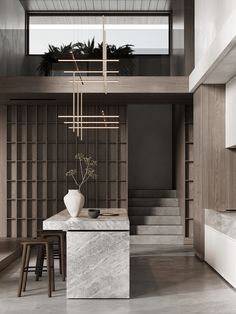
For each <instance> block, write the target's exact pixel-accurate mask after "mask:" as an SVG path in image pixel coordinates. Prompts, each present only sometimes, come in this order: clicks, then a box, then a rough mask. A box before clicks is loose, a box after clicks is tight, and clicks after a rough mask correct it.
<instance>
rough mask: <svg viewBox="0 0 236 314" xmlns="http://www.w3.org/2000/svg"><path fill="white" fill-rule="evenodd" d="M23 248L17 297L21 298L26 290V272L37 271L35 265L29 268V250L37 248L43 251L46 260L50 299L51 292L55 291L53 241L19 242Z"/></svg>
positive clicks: (34, 240) (33, 240)
mask: <svg viewBox="0 0 236 314" xmlns="http://www.w3.org/2000/svg"><path fill="white" fill-rule="evenodd" d="M21 244H22V246H23V253H22V264H21V272H20V282H19V289H18V297H20V296H21V293H22V291H25V289H26V282H27V276H28V272H32V271H36V272H37V271H38V269H37V265H36V267H35V266H29V261H30V253H31V248H32V247H35V246H37V247H38V249H42V248H44V249H45V252H46V259H47V277H48V296H49V297H51V295H52V290H53V291H55V280H54V261H53V240H52V239H49V238H48V239H32V240H28V241H23V242H21Z"/></svg>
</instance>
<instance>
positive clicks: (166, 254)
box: [0, 245, 236, 314]
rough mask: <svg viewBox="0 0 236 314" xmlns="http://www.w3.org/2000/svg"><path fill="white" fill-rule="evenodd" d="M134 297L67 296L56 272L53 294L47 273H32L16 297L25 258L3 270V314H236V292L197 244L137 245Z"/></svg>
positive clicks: (0, 286) (0, 283) (0, 285)
mask: <svg viewBox="0 0 236 314" xmlns="http://www.w3.org/2000/svg"><path fill="white" fill-rule="evenodd" d="M131 250H132V254H131V299H129V300H67V299H66V291H65V283H63V282H62V281H61V277H60V276H59V275H57V276H56V290H57V291H56V292H55V293H54V294H53V297H52V298H48V297H47V288H46V277H45V276H44V277H43V279H42V281H40V282H35V280H34V276H33V274H31V275H30V276H29V279H28V285H27V291H26V292H25V293H24V294H23V296H22V297H21V298H17V297H16V293H17V286H18V277H19V267H20V260H19V259H18V260H17V261H16V262H14V263H13V264H12V265H11V266H9V267H8V268H6V269H5V270H4V271H3V272H1V273H0V313H1V314H13V313H14V314H25V313H29V314H31V313H34V314H48V313H56V314H74V313H76V314H113V313H114V314H126V313H130V314H158V313H160V314H167V313H168V314H185V313H187V314H192V313H194V314H196V313H204V314H211V313H214V314H218V313H219V314H236V291H235V290H234V289H233V288H232V287H231V286H229V285H228V284H227V283H226V282H225V281H224V280H223V279H222V278H221V277H220V276H219V275H218V274H217V273H215V272H214V271H213V270H212V269H211V268H210V267H209V266H208V265H207V264H205V263H202V262H200V261H199V260H198V259H196V258H195V257H194V255H193V252H192V250H191V247H166V246H165V247H163V246H154V245H151V246H148V245H145V246H139V245H136V246H132V248H131Z"/></svg>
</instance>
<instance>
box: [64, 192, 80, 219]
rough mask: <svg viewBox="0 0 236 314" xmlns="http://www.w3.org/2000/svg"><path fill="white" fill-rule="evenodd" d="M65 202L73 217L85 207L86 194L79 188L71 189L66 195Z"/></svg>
mask: <svg viewBox="0 0 236 314" xmlns="http://www.w3.org/2000/svg"><path fill="white" fill-rule="evenodd" d="M64 203H65V205H66V208H67V210H68V212H69V214H70V215H71V217H78V216H79V213H80V211H81V209H82V208H83V207H84V196H83V194H82V193H81V192H79V190H69V191H68V193H67V194H66V195H65V196H64Z"/></svg>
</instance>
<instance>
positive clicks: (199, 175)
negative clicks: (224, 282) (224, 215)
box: [194, 85, 236, 258]
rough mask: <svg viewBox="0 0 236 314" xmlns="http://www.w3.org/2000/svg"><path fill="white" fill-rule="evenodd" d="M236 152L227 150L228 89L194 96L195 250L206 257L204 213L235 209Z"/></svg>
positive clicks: (207, 88)
mask: <svg viewBox="0 0 236 314" xmlns="http://www.w3.org/2000/svg"><path fill="white" fill-rule="evenodd" d="M235 172H236V152H235V150H229V149H226V148H225V86H224V85H202V86H200V87H199V88H198V90H197V91H196V92H195V94H194V176H195V188H194V206H195V210H194V247H195V250H196V253H197V254H198V255H199V257H201V258H203V257H204V209H205V208H210V209H214V210H218V211H220V210H226V209H227V208H235V207H236V193H235V190H236V176H235Z"/></svg>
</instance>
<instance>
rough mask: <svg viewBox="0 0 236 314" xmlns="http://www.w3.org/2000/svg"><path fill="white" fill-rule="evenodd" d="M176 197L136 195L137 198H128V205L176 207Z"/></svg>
mask: <svg viewBox="0 0 236 314" xmlns="http://www.w3.org/2000/svg"><path fill="white" fill-rule="evenodd" d="M178 205H179V204H178V199H177V198H167V197H166V198H164V197H159V198H156V197H155V198H154V197H153V198H147V197H141V198H140V197H138V198H129V206H130V207H135V206H140V207H142V206H144V207H178Z"/></svg>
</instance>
